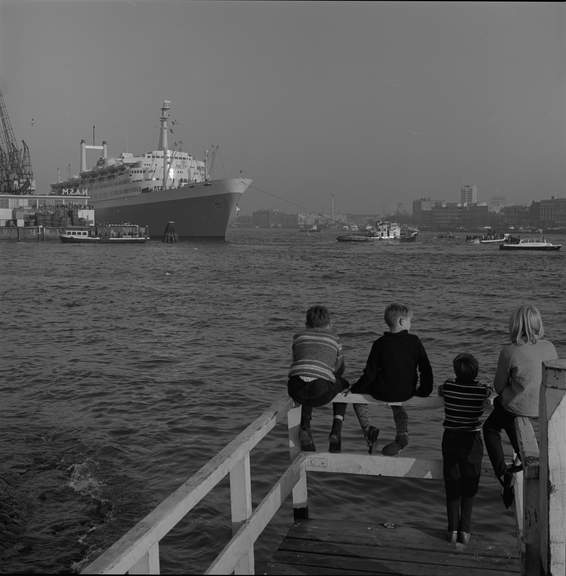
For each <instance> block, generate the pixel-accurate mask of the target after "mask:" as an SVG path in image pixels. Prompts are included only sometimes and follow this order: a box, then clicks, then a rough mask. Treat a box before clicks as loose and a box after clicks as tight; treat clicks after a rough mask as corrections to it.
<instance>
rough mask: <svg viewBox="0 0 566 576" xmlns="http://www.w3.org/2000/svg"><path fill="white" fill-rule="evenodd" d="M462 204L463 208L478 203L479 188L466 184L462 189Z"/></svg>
mask: <svg viewBox="0 0 566 576" xmlns="http://www.w3.org/2000/svg"><path fill="white" fill-rule="evenodd" d="M460 203H461V204H462V205H463V206H466V205H467V206H469V205H470V204H477V203H478V187H477V186H474V185H470V184H466V185H465V186H462V188H460Z"/></svg>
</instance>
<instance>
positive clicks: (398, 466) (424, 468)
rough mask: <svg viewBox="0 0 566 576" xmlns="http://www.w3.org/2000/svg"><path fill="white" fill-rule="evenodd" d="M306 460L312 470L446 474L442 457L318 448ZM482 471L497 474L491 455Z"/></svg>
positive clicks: (438, 476)
mask: <svg viewBox="0 0 566 576" xmlns="http://www.w3.org/2000/svg"><path fill="white" fill-rule="evenodd" d="M306 463H307V471H308V472H334V473H340V474H360V475H369V476H391V477H403V478H426V479H429V480H441V479H442V478H443V476H442V460H441V459H424V458H410V457H407V456H382V455H381V454H371V455H370V454H357V453H348V452H342V453H340V454H335V453H330V452H315V453H309V454H307V460H306ZM482 473H484V474H488V475H490V476H491V474H493V469H492V468H491V465H490V464H489V462H488V461H487V459H484V461H483V463H482Z"/></svg>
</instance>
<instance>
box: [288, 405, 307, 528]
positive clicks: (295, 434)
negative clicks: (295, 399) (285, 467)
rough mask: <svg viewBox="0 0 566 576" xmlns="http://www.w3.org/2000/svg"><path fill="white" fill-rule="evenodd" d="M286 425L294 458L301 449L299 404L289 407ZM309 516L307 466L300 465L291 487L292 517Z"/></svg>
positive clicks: (302, 518) (305, 517)
mask: <svg viewBox="0 0 566 576" xmlns="http://www.w3.org/2000/svg"><path fill="white" fill-rule="evenodd" d="M287 427H288V429H289V456H290V458H291V460H294V459H295V457H296V456H297V454H298V453H299V452H300V451H301V442H300V440H299V431H300V427H301V406H300V405H299V406H295V407H294V408H291V409H290V410H289V412H288V413H287ZM308 517H309V505H308V490H307V467H306V465H305V464H304V463H303V465H302V466H301V473H300V479H299V481H298V482H297V485H296V486H295V487H294V488H293V518H294V519H295V520H306V519H307V518H308Z"/></svg>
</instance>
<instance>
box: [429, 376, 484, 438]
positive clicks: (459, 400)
mask: <svg viewBox="0 0 566 576" xmlns="http://www.w3.org/2000/svg"><path fill="white" fill-rule="evenodd" d="M439 394H440V395H441V396H443V397H444V417H445V418H444V422H443V426H444V428H445V429H446V430H460V431H462V432H477V431H478V430H481V417H482V415H483V412H484V410H485V408H486V400H487V399H488V398H489V396H490V394H491V389H490V388H488V387H487V386H484V385H483V384H480V383H479V382H476V381H474V382H470V383H461V382H456V381H455V380H446V382H445V383H444V385H443V386H441V387H440V390H439Z"/></svg>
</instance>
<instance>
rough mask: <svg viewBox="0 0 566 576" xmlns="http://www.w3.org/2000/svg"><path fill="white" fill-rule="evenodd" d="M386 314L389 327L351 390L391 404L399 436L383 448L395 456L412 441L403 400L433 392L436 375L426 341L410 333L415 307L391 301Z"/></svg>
mask: <svg viewBox="0 0 566 576" xmlns="http://www.w3.org/2000/svg"><path fill="white" fill-rule="evenodd" d="M383 317H384V320H385V323H386V324H387V326H388V328H389V330H388V331H387V332H385V333H384V334H383V335H382V336H381V337H380V338H378V339H377V340H376V341H375V342H374V343H373V346H372V348H371V351H370V353H369V357H368V359H367V363H366V367H365V369H364V372H363V374H362V376H361V377H360V378H359V380H358V381H357V382H356V383H355V384H354V385H353V386H352V389H351V391H352V392H354V393H358V394H370V395H371V396H373V397H374V398H376V399H377V400H382V401H384V402H387V403H388V404H389V406H391V409H392V411H393V419H394V421H395V429H396V434H395V440H394V441H393V442H391V443H389V444H387V445H386V446H384V447H383V449H382V451H381V452H382V454H384V455H385V456H395V455H396V454H398V453H399V451H400V450H402V449H403V448H405V446H407V444H408V443H409V433H408V427H407V424H408V416H407V411H406V410H405V408H404V406H403V402H405V401H406V400H408V399H409V398H411V397H412V396H423V397H425V396H429V395H430V393H431V392H432V385H433V376H432V368H431V365H430V362H429V359H428V356H427V354H426V352H425V349H424V346H423V344H422V342H421V341H420V339H419V337H418V336H416V335H415V334H410V333H409V330H410V329H411V318H412V312H411V310H409V308H407V306H403V305H402V304H390V305H389V306H387V308H386V309H385V312H384V315H383ZM344 406H345V405H344ZM359 406H360V407H361V406H362V405H359ZM365 409H366V410H367V406H365ZM366 414H367V412H366ZM358 418H359V419H360V424H362V427H363V428H368V427H369V426H368V423H366V424H363V423H362V418H360V415H358ZM366 418H367V416H366ZM370 428H371V427H370ZM370 449H371V447H370Z"/></svg>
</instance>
